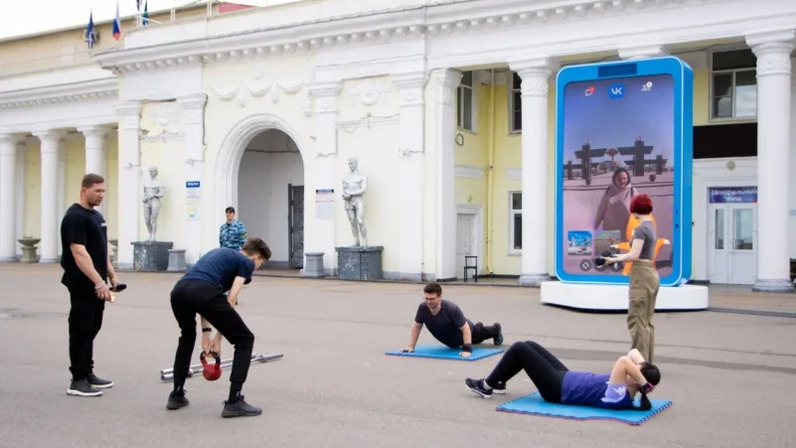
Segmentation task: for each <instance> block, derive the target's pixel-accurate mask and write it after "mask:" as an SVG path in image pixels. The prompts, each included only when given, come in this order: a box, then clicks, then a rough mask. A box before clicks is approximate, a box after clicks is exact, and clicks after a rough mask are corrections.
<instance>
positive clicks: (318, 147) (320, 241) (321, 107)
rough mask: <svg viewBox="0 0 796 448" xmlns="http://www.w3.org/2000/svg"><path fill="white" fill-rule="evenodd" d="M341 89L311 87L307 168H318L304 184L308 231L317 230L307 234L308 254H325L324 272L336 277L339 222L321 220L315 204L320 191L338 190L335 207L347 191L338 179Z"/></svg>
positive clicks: (323, 85) (322, 85)
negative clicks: (311, 156) (311, 150)
mask: <svg viewBox="0 0 796 448" xmlns="http://www.w3.org/2000/svg"><path fill="white" fill-rule="evenodd" d="M340 89H341V83H340V82H324V83H316V84H314V85H312V86H310V89H309V90H310V94H311V95H312V96H313V97H314V110H315V160H313V161H312V162H310V161H309V160H307V161H305V162H304V166H313V167H314V168H313V170H312V176H308V175H307V174H305V176H304V183H305V184H307V185H308V186H309V187H310V188H309V191H305V193H304V225H305V229H306V227H307V224H309V222H312V228H313V230H312V231H310V232H306V231H305V233H304V252H323V266H324V270H325V271H326V273H327V274H329V275H333V274H334V270H335V269H336V268H337V253H336V252H335V229H336V227H335V218H334V217H330V218H328V219H318V217H317V214H316V212H315V210H316V204H315V203H314V202H315V192H316V190H317V189H334V201H335V204H337V203H338V202H337V201H342V198H341V196H340V195H341V194H342V188H343V187H342V185H340V184H339V183H338V176H337V171H338V166H337V98H338V96H339V95H340ZM337 208H338V207H337V206H336V207H335V210H337ZM335 214H336V212H335Z"/></svg>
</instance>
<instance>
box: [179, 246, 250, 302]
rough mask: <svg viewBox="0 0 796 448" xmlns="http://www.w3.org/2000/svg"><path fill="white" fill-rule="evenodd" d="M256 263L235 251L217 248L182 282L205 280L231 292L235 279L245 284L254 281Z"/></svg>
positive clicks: (200, 261) (194, 266)
mask: <svg viewBox="0 0 796 448" xmlns="http://www.w3.org/2000/svg"><path fill="white" fill-rule="evenodd" d="M253 272H254V262H253V261H252V260H251V259H250V258H249V257H247V256H245V255H243V254H242V253H240V251H237V250H235V249H230V248H227V247H217V248H215V249H212V250H210V251H209V252H207V253H206V254H204V255H203V256H202V258H200V259H199V261H197V262H196V264H195V265H193V267H192V268H191V269H190V270H189V271H188V272H187V273H186V274H185V275H183V276H182V278H181V279H180V280H204V281H206V282H208V283H212V284H213V285H215V286H217V287H219V288H221V291H229V289H230V288H232V282H233V281H235V277H243V278H245V279H246V281H245V283H244V284H248V283H249V282H251V281H252V273H253Z"/></svg>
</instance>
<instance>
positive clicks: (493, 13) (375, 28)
mask: <svg viewBox="0 0 796 448" xmlns="http://www.w3.org/2000/svg"><path fill="white" fill-rule="evenodd" d="M704 1H705V0H573V1H570V2H568V3H569V4H565V5H561V4H560V2H545V3H547V4H538V2H508V1H504V2H501V3H503V4H501V5H494V4H492V2H481V4H475V5H470V4H469V3H467V4H460V3H461V2H451V3H445V4H436V5H412V6H408V7H404V8H399V9H395V10H392V11H386V12H385V11H368V12H356V13H352V14H350V15H348V16H342V17H334V18H332V17H330V18H328V19H323V20H317V21H314V22H306V21H305V22H297V23H290V24H282V25H279V26H272V27H268V28H259V29H252V30H246V31H243V32H240V33H235V34H228V35H221V36H210V37H206V36H196V35H192V36H186V38H185V40H183V41H179V42H174V43H171V44H170V45H168V46H165V45H152V46H151V47H142V48H132V49H128V50H120V49H112V50H105V51H102V52H99V53H97V54H96V56H95V57H96V59H97V61H98V62H99V63H100V65H101V66H102V67H103V68H105V69H107V70H110V71H112V72H114V73H116V74H120V73H127V72H136V71H153V70H163V69H169V68H174V67H184V66H195V65H200V64H202V63H204V64H214V63H225V62H229V61H240V60H244V59H255V58H266V57H273V56H277V57H278V56H282V55H286V54H287V55H293V54H297V53H302V52H317V51H318V50H321V49H328V48H331V47H337V46H340V47H342V46H348V45H367V44H371V43H374V42H388V41H400V40H408V39H418V38H422V37H423V36H425V35H430V36H438V35H447V34H453V33H467V32H469V31H471V30H481V29H490V30H494V29H498V28H512V27H516V26H522V27H528V26H533V25H534V24H544V23H546V22H548V21H549V20H582V19H588V17H589V16H600V15H605V14H608V13H621V12H622V11H623V10H625V9H626V8H625V7H626V5H632V6H631V7H635V8H636V9H641V8H645V7H649V8H659V9H664V8H668V7H670V5H669V4H670V3H680V4H683V3H697V4H698V3H702V2H704ZM501 10H505V11H506V12H502V11H501ZM363 18H364V19H367V21H368V22H369V23H367V24H368V25H370V26H369V27H368V28H364V27H363V24H365V23H366V22H364V21H363ZM366 26H367V25H366ZM297 29H299V30H300V32H296V30H297ZM296 36H302V37H300V38H296ZM155 47H157V49H158V51H157V53H156V54H155V52H154V51H153V50H152V49H153V48H155ZM213 47H216V48H221V49H219V50H216V49H213Z"/></svg>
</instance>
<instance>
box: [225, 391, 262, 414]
mask: <svg viewBox="0 0 796 448" xmlns="http://www.w3.org/2000/svg"><path fill="white" fill-rule="evenodd" d="M262 413H263V410H262V409H260V408H258V407H256V406H252V405H250V404H249V403H246V400H244V399H243V395H241V396H240V399H238V401H236V402H234V403H229V402H227V401H225V402H224V410H223V411H221V416H222V417H224V418H229V417H253V416H255V415H260V414H262Z"/></svg>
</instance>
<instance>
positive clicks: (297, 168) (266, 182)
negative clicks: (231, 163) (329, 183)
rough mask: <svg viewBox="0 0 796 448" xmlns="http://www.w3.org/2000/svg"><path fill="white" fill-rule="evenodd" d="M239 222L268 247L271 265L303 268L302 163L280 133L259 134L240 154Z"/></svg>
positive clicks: (286, 139)
mask: <svg viewBox="0 0 796 448" xmlns="http://www.w3.org/2000/svg"><path fill="white" fill-rule="evenodd" d="M238 218H239V219H240V220H241V221H243V223H244V224H245V225H246V230H247V231H248V233H249V235H250V236H259V237H260V238H262V239H263V240H265V242H266V243H268V246H269V247H270V248H271V260H270V261H269V262H268V266H269V267H272V268H282V269H286V268H301V267H303V264H304V165H303V163H302V160H301V154H300V153H299V150H298V147H297V146H296V143H295V142H294V141H293V139H292V138H290V136H288V135H287V134H285V133H284V132H282V131H280V130H278V129H269V130H267V131H264V132H261V133H260V134H257V135H256V136H255V137H254V138H253V139H252V140H251V141H250V142H249V144H248V145H246V149H245V151H243V156H242V157H241V161H240V167H239V168H238Z"/></svg>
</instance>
